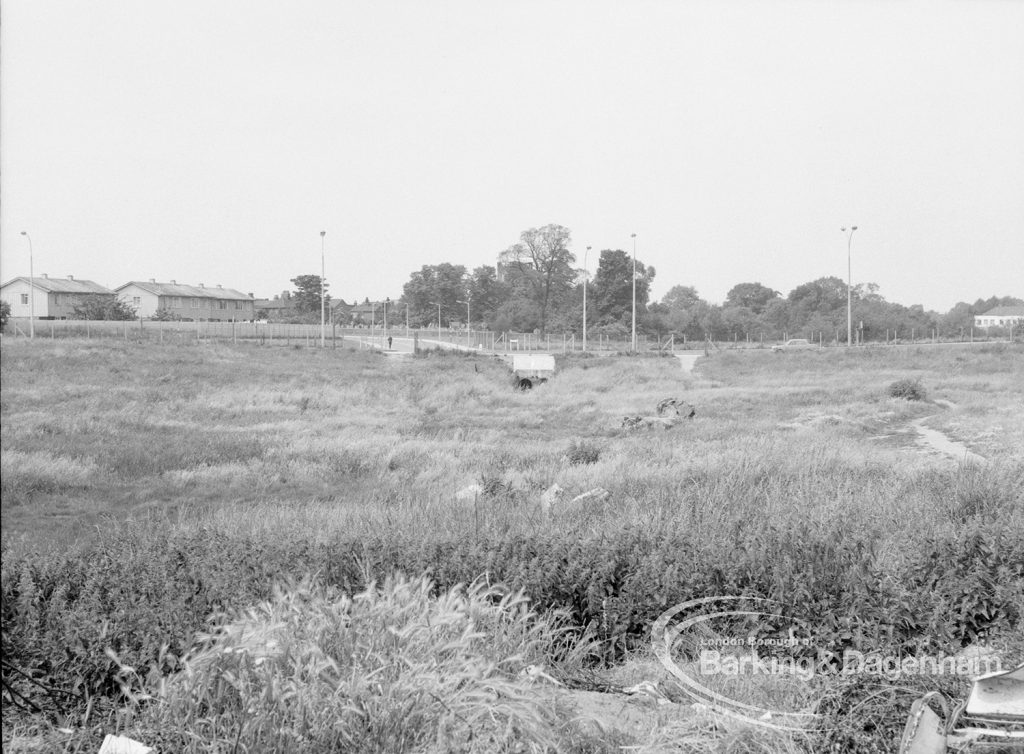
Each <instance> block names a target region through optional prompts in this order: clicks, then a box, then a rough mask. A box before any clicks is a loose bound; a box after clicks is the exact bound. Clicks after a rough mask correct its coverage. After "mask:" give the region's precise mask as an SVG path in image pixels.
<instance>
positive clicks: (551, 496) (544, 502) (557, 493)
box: [540, 482, 564, 515]
mask: <svg viewBox="0 0 1024 754" xmlns="http://www.w3.org/2000/svg"><path fill="white" fill-rule="evenodd" d="M563 492H564V490H563V489H562V487H561V485H559V484H558V483H557V482H555V483H554V484H553V485H551V486H550V487H548V488H547V489H546V490H544V492H543V493H542V494H541V496H540V507H541V510H542V511H544V514H545V515H547V514H548V513H550V512H551V506H552V505H554V504H555V503H557V502H558V501H559V500H561V499H562V493H563Z"/></svg>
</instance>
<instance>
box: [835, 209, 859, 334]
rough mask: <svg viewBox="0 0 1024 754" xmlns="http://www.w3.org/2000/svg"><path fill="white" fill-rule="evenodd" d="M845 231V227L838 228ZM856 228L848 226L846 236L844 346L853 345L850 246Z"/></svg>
mask: <svg viewBox="0 0 1024 754" xmlns="http://www.w3.org/2000/svg"><path fill="white" fill-rule="evenodd" d="M839 230H840V231H842V232H843V233H846V228H840V229H839ZM855 230H857V226H856V225H852V226H850V232H849V233H848V234H847V236H846V347H847V348H849V347H850V346H852V345H853V293H852V291H853V275H852V274H851V273H852V270H853V268H852V267H851V266H850V247H851V246H852V245H853V231H855Z"/></svg>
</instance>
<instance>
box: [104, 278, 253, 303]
mask: <svg viewBox="0 0 1024 754" xmlns="http://www.w3.org/2000/svg"><path fill="white" fill-rule="evenodd" d="M129 285H134V286H135V287H136V288H141V289H142V290H144V291H146V292H148V293H152V294H153V295H154V296H177V297H180V298H214V299H228V300H244V301H252V300H253V299H252V296H247V295H246V294H244V293H242V292H240V291H236V290H234V289H233V288H221V287H220V286H215V287H213V288H205V287H202V286H198V285H181V284H179V283H155V282H153V281H151V280H150V281H146V282H143V281H141V280H132V281H129V282H127V283H125V284H124V285H119V286H117V288H115V289H114V290H115V291H121V290H123V289H124V288H127V287H128V286H129Z"/></svg>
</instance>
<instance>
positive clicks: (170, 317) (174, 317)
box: [151, 308, 266, 322]
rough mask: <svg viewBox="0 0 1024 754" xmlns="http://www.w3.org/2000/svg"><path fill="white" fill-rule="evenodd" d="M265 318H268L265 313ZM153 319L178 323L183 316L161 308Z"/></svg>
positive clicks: (154, 314)
mask: <svg viewBox="0 0 1024 754" xmlns="http://www.w3.org/2000/svg"><path fill="white" fill-rule="evenodd" d="M263 318H264V319H265V318H266V313H265V312H264V317H263ZM151 319H152V320H154V321H155V322H177V321H178V320H180V319H181V315H180V314H178V313H177V312H172V311H171V310H170V309H163V308H160V309H157V310H156V311H155V312H153V316H152V317H151Z"/></svg>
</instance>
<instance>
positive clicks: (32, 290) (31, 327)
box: [21, 230, 36, 338]
mask: <svg viewBox="0 0 1024 754" xmlns="http://www.w3.org/2000/svg"><path fill="white" fill-rule="evenodd" d="M21 235H23V236H25V238H27V239H28V337H29V338H34V337H36V279H35V272H34V271H33V270H32V236H30V235H29V234H28V231H27V230H23V231H21Z"/></svg>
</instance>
